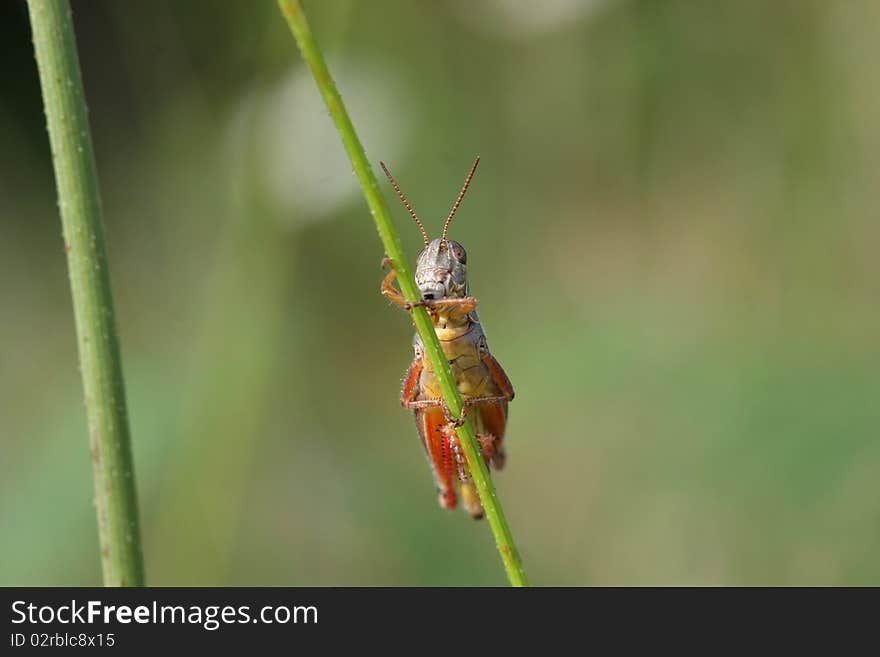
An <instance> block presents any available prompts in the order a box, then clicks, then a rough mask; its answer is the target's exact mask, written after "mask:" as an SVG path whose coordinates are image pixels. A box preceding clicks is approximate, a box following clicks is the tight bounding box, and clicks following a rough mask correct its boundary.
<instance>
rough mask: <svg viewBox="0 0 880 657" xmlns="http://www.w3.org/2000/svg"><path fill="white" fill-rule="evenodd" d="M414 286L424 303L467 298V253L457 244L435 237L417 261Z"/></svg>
mask: <svg viewBox="0 0 880 657" xmlns="http://www.w3.org/2000/svg"><path fill="white" fill-rule="evenodd" d="M416 285H418V286H419V291H420V292H421V293H422V298H423V299H425V300H426V301H434V300H437V299H451V298H461V297H466V296H467V294H468V284H467V253H465V250H464V247H463V246H462V245H461V244H459V243H458V242H454V241H452V240H450V239H446V238H443V237H438V238H437V239H435V240H433V241H432V242H430V243H429V244H428V246H426V247H425V248H424V249H422V252H421V253H419V257H418V260H417V261H416Z"/></svg>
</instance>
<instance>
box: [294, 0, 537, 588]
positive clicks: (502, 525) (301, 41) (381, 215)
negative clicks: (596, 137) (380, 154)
mask: <svg viewBox="0 0 880 657" xmlns="http://www.w3.org/2000/svg"><path fill="white" fill-rule="evenodd" d="M278 6H279V7H280V8H281V12H282V13H283V14H284V17H285V18H286V19H287V24H288V25H289V26H290V30H291V32H293V36H294V39H296V43H297V45H298V46H299V49H300V52H301V53H302V56H303V59H304V60H305V61H306V64H308V66H309V68H310V69H311V70H312V74H313V75H314V77H315V82H317V84H318V89H319V90H320V92H321V95H322V96H323V97H324V101H325V102H326V103H327V108H328V109H329V110H330V116H331V117H332V118H333V122H334V123H335V124H336V129H337V131H338V132H339V136H340V137H341V138H342V143H343V144H344V146H345V150H346V151H348V156H349V158H350V159H351V163H352V165H353V166H354V171H355V174H356V175H357V178H358V181H359V182H360V185H361V188H362V189H363V192H364V196H365V197H366V199H367V205H369V207H370V212H371V213H372V215H373V220H374V221H375V223H376V228H377V229H378V230H379V237H380V238H381V240H382V244H383V245H384V247H385V253H386V254H387V255H388V257H389V258H390V259H391V262H392V265H393V267H394V269H395V270H396V271H397V280H398V281H399V283H400V289H401V291H402V292H403V295H404V297H406V299H407V301H410V302H415V301H418V300H420V299H421V294H420V293H419V290H418V288H417V287H416V282H415V279H414V278H413V273H412V271H411V270H410V267H409V264H408V262H407V259H406V257H405V256H404V253H403V247H402V245H401V243H400V238H399V237H398V235H397V231H396V230H395V228H394V224H393V223H392V221H391V214H390V212H389V211H388V206H387V204H386V203H385V199H384V197H383V196H382V194H381V193H380V192H379V185H378V183H377V182H376V177H375V176H374V175H373V170H372V169H371V168H370V164H369V161H368V160H367V156H366V154H365V153H364V147H363V146H362V145H361V142H360V140H359V139H358V136H357V133H356V132H355V129H354V125H352V122H351V119H350V118H349V116H348V112H347V111H346V109H345V105H343V103H342V98H341V97H340V95H339V92H338V91H337V89H336V84H335V83H334V82H333V78H332V77H331V76H330V71H329V70H327V64H326V62H325V61H324V57H323V55H322V54H321V50H320V49H319V48H318V44H317V43H316V42H315V38H314V36H313V35H312V32H311V29H310V28H309V25H308V22H307V21H306V17H305V14H304V13H303V9H302V6H301V5H300V3H299V2H298V1H297V0H278ZM412 318H413V323H414V324H415V326H416V330H417V331H418V332H419V335H420V336H421V338H422V342H423V343H424V345H425V355H426V356H427V357H428V359H429V360H430V361H431V365H432V366H433V368H434V372H435V373H436V375H437V380H438V382H439V384H440V390H441V392H442V393H443V399H444V400H445V401H446V404H447V406H448V407H449V410H450V411H451V412H452V414H453V415H455V416H456V417H461V411H462V403H461V396H460V395H459V393H458V388H457V386H456V385H455V380H454V379H453V378H452V372H451V371H450V370H449V363H448V362H447V361H446V356H445V355H444V354H443V350H442V349H441V347H440V342H439V340H438V339H437V334H436V333H435V332H434V326H433V324H432V323H431V320H430V318H429V317H428V313H427V311H426V310H425V309H424V308H423V307H416V308H414V309H413V311H412ZM458 436H459V438H460V439H461V446H462V449H463V450H464V453H465V456H466V457H467V460H468V464H469V466H470V469H471V474H472V477H473V480H474V484H476V487H477V491H478V492H479V495H480V500H481V501H482V502H483V508H484V510H485V512H486V518H487V519H488V520H489V525H490V526H491V528H492V533H493V534H494V535H495V543H496V545H497V547H498V552H499V553H500V555H501V559H502V561H503V563H504V568H505V570H506V571H507V577H508V579H509V580H510V583H511V584H512V585H513V586H527V585H528V581H527V580H526V575H525V572H524V571H523V566H522V561H521V560H520V557H519V552H518V551H517V549H516V544H515V543H514V540H513V535H512V534H511V532H510V527H509V526H508V524H507V519H506V518H505V517H504V511H503V510H502V508H501V502H500V501H499V500H498V496H497V495H496V494H495V488H494V487H493V485H492V481H491V479H490V478H489V471H488V469H487V468H486V463H485V462H484V461H483V457H482V454H481V451H480V448H479V446H478V444H477V440H476V437H475V436H474V432H473V429H472V428H471V426H470V423H466V424H464V425H463V426H461V427H460V428H459V429H458Z"/></svg>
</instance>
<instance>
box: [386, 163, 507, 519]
mask: <svg viewBox="0 0 880 657" xmlns="http://www.w3.org/2000/svg"><path fill="white" fill-rule="evenodd" d="M479 161H480V158H477V159H476V160H475V161H474V165H473V167H471V170H470V173H468V176H467V179H466V180H465V182H464V186H463V187H462V189H461V193H459V195H458V199H456V201H455V205H454V206H453V207H452V212H450V213H449V217H447V219H446V224H445V225H444V226H443V234H442V235H441V236H440V237H439V238H437V239H435V240H430V239H429V238H428V233H427V232H426V231H425V226H424V225H423V224H422V222H421V221H420V220H419V218H418V216H416V213H415V211H414V210H413V209H412V206H411V205H410V204H409V201H407V200H406V196H404V195H403V192H401V191H400V187H399V186H398V185H397V181H395V180H394V177H393V176H392V175H391V172H390V171H388V168H387V167H386V166H385V163H384V162H380V164H381V165H382V170H383V171H385V175H387V176H388V179H389V180H390V181H391V184H392V186H393V187H394V190H395V191H396V192H397V194H398V196H400V200H401V201H403V204H404V205H405V206H406V209H407V210H408V211H409V213H410V215H412V218H413V219H414V220H415V222H416V224H418V226H419V230H421V232H422V237H423V238H424V241H425V248H424V249H423V250H422V251H421V253H419V257H418V260H417V263H416V284H417V285H418V287H419V291H420V292H421V293H422V299H421V300H420V301H418V302H417V303H415V304H410V303H407V301H406V299H405V298H404V297H403V294H402V293H401V292H400V291H399V290H398V289H397V288H396V287H394V286H393V285H392V283H393V281H394V278H395V276H396V272H395V271H394V269H391V271H390V272H389V273H388V275H387V276H386V277H385V280H383V281H382V287H381V291H382V294H383V295H384V296H386V297H387V298H388V299H390V300H391V301H393V302H394V303H396V304H397V305H398V306H400V307H401V308H403V309H404V310H411V309H412V307H413V306H414V305H418V306H424V307H425V309H426V310H427V311H428V314H429V316H430V317H431V321H432V322H433V324H434V330H435V331H436V332H437V337H438V338H439V340H440V345H441V346H442V347H443V352H444V353H445V354H446V358H447V360H448V361H449V368H450V369H451V370H452V376H453V377H454V379H455V382H456V384H457V386H458V391H459V393H460V394H461V397H462V401H463V404H464V409H463V411H462V417H461V419H456V418H453V417H452V415H451V414H450V412H449V408H448V407H447V406H446V403H445V402H444V401H443V397H442V396H441V394H440V388H439V386H438V384H437V379H436V377H435V375H434V371H433V369H432V367H431V363H430V361H429V360H428V359H427V358H425V354H424V347H423V345H422V341H421V339H420V338H419V335H418V333H416V335H415V338H414V339H413V349H414V351H415V358H414V359H413V362H412V364H411V365H410V366H409V370H408V371H407V373H406V378H405V379H404V383H403V391H402V395H401V400H400V401H401V403H402V404H403V406H404V407H405V408H409V409H412V410H413V411H414V412H415V418H416V427H417V428H418V431H419V436H420V437H421V439H422V444H423V445H424V447H425V452H426V453H427V455H428V460H429V461H430V463H431V468H432V469H433V471H434V481H435V482H436V484H437V490H438V493H439V501H440V506H441V507H443V508H445V509H454V508H455V506H456V502H457V500H456V493H455V489H456V485H457V487H458V488H459V490H460V491H461V497H462V501H463V503H464V507H465V508H466V509H467V510H468V512H469V513H470V514H471V516H473V517H474V518H482V517H483V506H482V504H481V503H480V498H479V496H478V495H477V491H476V488H475V487H474V484H473V483H472V481H471V475H470V472H469V470H468V465H467V461H466V459H465V456H464V453H463V452H462V449H461V445H460V444H459V441H458V435H457V434H456V433H455V429H456V427H459V426H461V425H462V424H463V423H464V422H465V421H466V418H467V417H468V415H469V412H470V411H474V413H473V419H474V424H475V429H476V435H477V439H478V440H479V443H480V447H481V450H482V453H483V458H484V459H486V464H487V465H488V464H490V463H491V464H492V465H494V466H495V469H496V470H500V469H501V468H503V467H504V460H505V456H504V448H503V446H502V443H503V441H504V433H505V429H506V425H507V403H508V402H509V401H511V400H512V399H513V386H512V385H511V383H510V379H508V378H507V374H505V373H504V370H503V369H502V367H501V365H500V364H499V363H498V361H497V360H495V358H494V357H493V356H492V354H491V353H489V347H488V345H487V344H486V335H485V334H484V333H483V327H482V326H481V325H480V322H479V320H478V319H477V313H476V311H475V309H476V307H477V300H476V299H474V298H473V297H472V296H470V295H469V290H468V280H467V254H466V253H465V250H464V248H463V247H462V246H461V244H459V243H458V242H454V241H452V240H451V239H448V238H447V236H446V234H447V233H448V231H449V225H450V223H451V222H452V218H453V217H454V216H455V213H456V212H457V211H458V207H459V205H461V200H462V198H464V194H465V192H466V191H467V188H468V185H469V184H470V182H471V178H472V177H473V175H474V171H476V169H477V164H478V163H479ZM383 265H390V261H389V260H388V259H387V258H386V259H385V260H383Z"/></svg>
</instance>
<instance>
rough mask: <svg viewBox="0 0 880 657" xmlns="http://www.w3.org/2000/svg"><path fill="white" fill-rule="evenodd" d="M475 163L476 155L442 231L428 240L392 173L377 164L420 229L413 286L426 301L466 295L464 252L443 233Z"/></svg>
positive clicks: (467, 183) (423, 227)
mask: <svg viewBox="0 0 880 657" xmlns="http://www.w3.org/2000/svg"><path fill="white" fill-rule="evenodd" d="M479 163H480V158H479V157H478V158H477V159H476V160H474V165H473V166H472V167H471V170H470V173H468V176H467V178H466V179H465V181H464V187H462V188H461V192H459V194H458V198H457V199H456V200H455V205H453V206H452V212H450V213H449V216H448V217H447V218H446V223H445V224H444V225H443V234H442V235H441V236H440V237H438V238H437V239H435V240H430V239H428V232H427V231H426V230H425V226H424V225H423V224H422V222H421V220H420V219H419V218H418V216H416V213H415V210H413V209H412V206H411V205H410V204H409V201H408V200H407V199H406V196H404V194H403V192H402V191H400V187H399V186H398V184H397V181H396V180H394V176H392V175H391V172H390V171H389V170H388V167H386V166H385V163H384V162H380V163H379V164H381V165H382V170H383V171H384V172H385V175H386V176H388V180H390V181H391V185H392V186H393V187H394V191H396V192H397V195H398V196H399V197H400V200H401V201H403V204H404V205H405V206H406V209H407V210H408V211H409V213H410V215H411V216H412V218H413V219H414V220H415V222H416V224H418V226H419V230H420V231H421V232H422V238H423V239H424V241H425V248H424V249H422V252H421V253H419V258H418V260H417V262H416V285H418V286H419V290H420V291H421V293H422V298H423V299H425V300H426V301H436V300H438V299H451V298H461V297H466V296H467V294H468V284H467V253H465V250H464V247H462V245H461V244H459V243H458V242H453V241H452V240H451V239H448V238H447V237H446V234H447V233H448V232H449V224H451V223H452V218H453V217H454V216H455V213H456V212H457V211H458V206H460V205H461V200H462V199H463V198H464V193H465V192H466V191H467V188H468V185H470V184H471V178H473V177H474V171H476V170H477V164H479Z"/></svg>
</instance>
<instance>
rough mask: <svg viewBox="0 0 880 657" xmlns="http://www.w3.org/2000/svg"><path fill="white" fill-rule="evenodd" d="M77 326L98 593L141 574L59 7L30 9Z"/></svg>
mask: <svg viewBox="0 0 880 657" xmlns="http://www.w3.org/2000/svg"><path fill="white" fill-rule="evenodd" d="M27 4H28V11H29V13H30V19H31V28H32V30H33V38H34V50H35V51H36V56H37V67H38V68H39V72H40V85H41V87H42V90H43V103H44V105H45V110H46V121H47V123H48V127H49V141H50V143H51V145H52V161H53V165H54V168H55V181H56V183H57V185H58V206H59V208H60V210H61V224H62V226H63V231H64V247H65V250H66V251H67V267H68V270H69V273H70V288H71V294H72V297H73V311H74V317H75V320H76V334H77V340H78V345H79V362H80V371H81V373H82V380H83V388H84V392H85V402H86V413H87V415H88V423H89V436H90V442H91V452H92V465H93V474H94V484H95V506H96V508H97V512H98V530H99V536H100V543H101V564H102V570H103V574H104V585H105V586H143V584H144V566H143V556H142V553H141V539H140V529H139V527H138V512H137V497H136V493H135V480H134V467H133V464H132V455H131V439H130V436H129V429H128V414H127V412H126V406H125V388H124V385H123V379H122V365H121V362H120V356H119V341H118V338H117V335H116V321H115V316H114V313H113V299H112V297H111V294H110V273H109V271H108V268H107V253H106V248H105V245H104V228H103V223H102V219H101V199H100V196H99V194H98V174H97V170H96V167H95V154H94V151H93V149H92V140H91V135H90V131H89V122H88V116H87V110H86V103H85V93H84V92H83V84H82V76H81V75H80V69H79V58H78V56H77V51H76V38H75V36H74V33H73V21H72V17H71V13H70V5H69V4H68V1H67V0H28V3H27Z"/></svg>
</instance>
